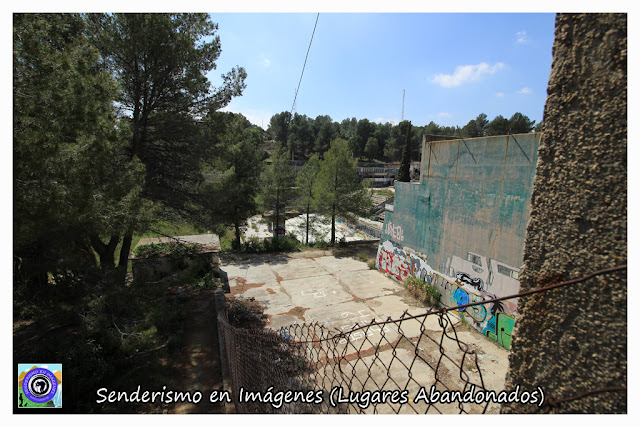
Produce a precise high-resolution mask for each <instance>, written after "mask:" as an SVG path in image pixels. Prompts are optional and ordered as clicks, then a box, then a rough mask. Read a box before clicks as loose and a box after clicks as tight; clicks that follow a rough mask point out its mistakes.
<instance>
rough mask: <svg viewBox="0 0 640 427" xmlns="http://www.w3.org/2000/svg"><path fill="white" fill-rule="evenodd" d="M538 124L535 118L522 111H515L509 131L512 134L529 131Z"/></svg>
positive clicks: (510, 121)
mask: <svg viewBox="0 0 640 427" xmlns="http://www.w3.org/2000/svg"><path fill="white" fill-rule="evenodd" d="M535 125H536V121H535V120H533V121H532V120H530V119H529V117H527V116H525V115H524V114H522V113H515V114H514V115H513V116H511V118H510V119H509V131H510V133H512V134H516V133H529V132H531V131H532V130H533V128H534V127H535Z"/></svg>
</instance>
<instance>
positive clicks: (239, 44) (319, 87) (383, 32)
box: [209, 13, 555, 129]
mask: <svg viewBox="0 0 640 427" xmlns="http://www.w3.org/2000/svg"><path fill="white" fill-rule="evenodd" d="M211 17H212V20H213V22H216V23H218V24H219V32H218V34H219V35H220V40H221V44H222V54H221V56H220V59H219V60H218V62H217V65H218V67H217V69H216V70H214V71H212V72H211V73H210V75H209V78H210V80H211V81H212V83H213V84H214V85H219V84H220V77H219V76H220V74H222V73H225V72H227V71H229V70H230V69H231V68H232V67H233V66H236V65H240V66H243V67H245V69H246V70H247V74H248V76H247V80H246V83H247V88H246V90H245V92H244V94H243V96H242V97H238V98H235V99H234V100H233V101H232V102H231V103H230V104H229V106H228V107H227V108H225V110H228V111H233V112H239V113H242V114H244V115H245V116H246V117H247V118H248V119H249V120H251V121H252V122H253V123H254V124H257V125H263V126H264V128H265V129H266V128H267V126H268V122H269V118H270V117H271V116H272V115H273V114H276V113H279V112H282V111H289V110H290V109H291V106H292V103H293V98H294V93H295V88H296V87H297V85H298V81H299V78H300V72H301V70H302V65H303V63H304V59H305V54H306V52H307V47H308V45H309V39H310V38H311V34H312V32H313V27H314V23H315V20H316V14H315V13H291V14H287V13H253V14H248V13H247V14H243V13H215V14H211ZM554 20H555V14H553V13H546V14H540V13H538V14H534V13H519V14H501V13H498V14H488V13H467V14H440V13H321V14H320V17H319V19H318V25H317V29H316V32H315V36H314V38H313V44H312V46H311V51H310V53H309V58H308V60H307V66H306V69H305V72H304V77H303V79H302V84H301V86H300V92H299V93H298V98H297V102H296V112H298V113H300V114H306V115H307V116H310V117H313V118H315V117H316V116H318V115H320V114H328V115H330V116H331V117H332V118H333V120H335V121H342V120H343V119H345V118H350V117H356V118H357V119H362V118H367V119H369V120H371V121H378V122H387V121H391V122H392V123H397V122H399V121H400V119H401V115H402V91H403V89H404V90H405V93H406V95H405V105H404V110H405V113H404V118H405V119H406V120H411V122H412V123H413V124H414V125H418V126H423V125H426V124H427V123H429V122H430V121H432V120H433V121H434V122H436V123H438V124H440V125H447V126H455V125H457V126H463V125H464V124H466V123H467V122H468V121H469V120H470V119H472V118H475V117H476V116H477V115H478V114H480V113H485V114H487V116H488V118H489V119H492V118H494V117H495V116H497V115H499V114H501V115H503V116H505V117H507V118H508V117H510V116H511V115H512V114H513V113H515V112H521V113H523V114H525V115H527V116H529V118H531V119H532V120H536V122H539V121H540V120H541V119H542V113H543V110H544V103H545V99H546V89H547V82H548V79H549V73H550V71H551V59H552V45H553V38H554Z"/></svg>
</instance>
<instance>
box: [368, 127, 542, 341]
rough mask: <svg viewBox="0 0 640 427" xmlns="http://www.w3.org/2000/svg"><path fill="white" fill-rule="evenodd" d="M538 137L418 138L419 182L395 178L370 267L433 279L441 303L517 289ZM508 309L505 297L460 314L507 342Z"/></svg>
mask: <svg viewBox="0 0 640 427" xmlns="http://www.w3.org/2000/svg"><path fill="white" fill-rule="evenodd" d="M539 141H540V135H539V134H519V135H510V136H497V137H485V138H474V139H465V140H462V139H458V140H449V141H435V142H430V143H427V141H426V138H425V141H424V142H423V150H422V153H423V157H422V162H421V169H422V170H421V174H420V183H419V184H418V183H402V182H398V183H396V193H395V202H394V208H393V212H389V211H387V212H386V216H385V224H384V226H383V233H382V238H381V243H380V247H379V251H378V262H377V266H378V269H380V270H381V271H384V272H387V273H389V274H390V275H392V276H394V277H396V278H397V279H398V280H402V279H403V278H404V277H406V275H408V274H412V275H416V276H418V277H423V278H427V279H428V280H432V279H433V277H438V278H440V279H439V286H440V285H441V288H442V289H441V292H442V294H443V296H442V300H441V302H442V303H444V304H446V305H449V306H453V305H457V304H458V303H460V302H461V301H477V300H484V299H490V298H494V297H495V296H504V295H508V294H513V293H517V292H518V290H519V282H518V279H517V278H518V274H519V270H520V267H521V265H522V254H523V247H524V237H525V230H526V225H527V221H528V219H529V210H530V199H531V191H532V185H533V178H534V175H535V165H536V162H537V152H538V145H539ZM448 288H450V289H448ZM515 308H516V303H515V302H513V301H508V302H505V303H502V304H500V305H498V306H496V307H492V308H491V309H488V308H487V309H485V308H484V307H480V308H474V309H473V312H472V313H470V312H468V311H467V312H465V314H464V315H465V316H467V317H468V319H467V320H469V321H470V323H471V324H473V325H474V326H475V327H476V329H478V330H479V331H481V332H482V333H483V334H485V335H487V336H491V337H494V339H496V340H498V341H499V342H501V344H503V345H505V347H507V348H508V347H509V345H510V338H509V337H510V333H511V328H512V325H513V321H514V316H515V314H516V313H515ZM469 310H472V309H469ZM499 313H503V314H502V315H499ZM506 316H508V317H509V319H506V318H505V319H502V320H503V321H502V322H499V321H498V320H499V319H498V318H503V317H506ZM497 323H500V324H502V323H504V325H503V326H504V327H503V330H504V334H503V335H504V339H502V340H501V339H498V335H500V331H501V329H500V328H501V327H502V326H500V325H499V326H498V329H496V324H497ZM509 325H511V327H509ZM507 335H509V337H507Z"/></svg>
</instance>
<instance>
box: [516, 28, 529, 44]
mask: <svg viewBox="0 0 640 427" xmlns="http://www.w3.org/2000/svg"><path fill="white" fill-rule="evenodd" d="M528 42H529V37H528V36H527V32H526V31H518V32H517V33H516V43H520V44H523V43H528Z"/></svg>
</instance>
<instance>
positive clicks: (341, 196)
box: [313, 138, 372, 244]
mask: <svg viewBox="0 0 640 427" xmlns="http://www.w3.org/2000/svg"><path fill="white" fill-rule="evenodd" d="M351 158H352V153H351V151H350V150H349V145H348V142H347V141H345V140H344V139H340V138H338V139H335V140H333V141H332V142H331V148H330V149H329V151H327V152H326V153H325V155H324V160H323V161H322V162H321V164H320V170H319V172H318V177H317V179H316V182H315V185H314V188H313V191H314V199H315V206H316V208H317V210H318V211H319V212H320V213H322V214H325V215H327V216H329V217H330V218H331V244H335V242H336V216H338V215H339V216H341V217H344V218H345V219H347V220H355V218H356V216H367V215H368V214H369V213H370V212H371V208H372V203H371V198H370V196H369V193H368V191H367V189H366V186H365V185H364V184H363V183H360V182H358V174H357V161H356V160H352V159H351Z"/></svg>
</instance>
